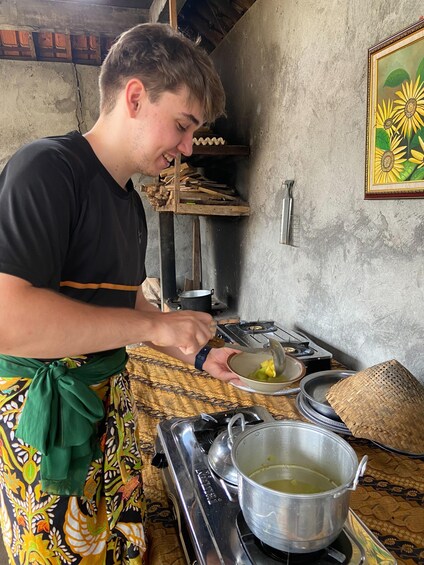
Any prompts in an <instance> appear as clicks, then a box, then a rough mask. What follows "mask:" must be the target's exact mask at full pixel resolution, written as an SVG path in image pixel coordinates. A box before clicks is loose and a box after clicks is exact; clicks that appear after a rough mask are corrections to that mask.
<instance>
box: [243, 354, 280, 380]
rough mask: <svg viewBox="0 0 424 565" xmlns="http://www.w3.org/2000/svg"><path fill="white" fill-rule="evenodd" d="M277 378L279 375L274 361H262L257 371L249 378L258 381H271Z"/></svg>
mask: <svg viewBox="0 0 424 565" xmlns="http://www.w3.org/2000/svg"><path fill="white" fill-rule="evenodd" d="M276 376H277V373H276V372H275V366H274V360H273V359H266V360H265V361H262V363H261V364H260V366H259V368H258V369H256V371H253V372H252V373H250V375H249V378H250V379H255V380H257V381H269V380H271V379H275V377H276Z"/></svg>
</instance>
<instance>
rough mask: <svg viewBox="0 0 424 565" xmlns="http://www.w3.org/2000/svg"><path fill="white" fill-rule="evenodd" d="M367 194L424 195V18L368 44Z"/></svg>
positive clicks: (396, 196) (410, 196) (401, 196)
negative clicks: (385, 37) (383, 38)
mask: <svg viewBox="0 0 424 565" xmlns="http://www.w3.org/2000/svg"><path fill="white" fill-rule="evenodd" d="M366 134H367V139H366V166H365V199H382V198H424V19H420V20H419V21H418V22H416V23H414V24H413V25H411V26H409V27H407V28H405V29H403V30H402V31H400V32H398V33H397V34H396V35H394V36H392V37H389V38H388V39H385V40H384V41H382V42H380V43H378V44H377V45H375V46H374V47H371V48H370V49H368V86H367V127H366Z"/></svg>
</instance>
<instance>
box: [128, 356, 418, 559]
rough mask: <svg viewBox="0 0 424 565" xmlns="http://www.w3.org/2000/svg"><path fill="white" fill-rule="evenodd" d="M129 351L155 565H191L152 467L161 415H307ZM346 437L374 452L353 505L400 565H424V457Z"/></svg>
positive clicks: (278, 400)
mask: <svg viewBox="0 0 424 565" xmlns="http://www.w3.org/2000/svg"><path fill="white" fill-rule="evenodd" d="M128 354H129V362H128V370H129V373H130V378H131V385H132V390H133V393H134V395H135V398H136V401H137V406H138V409H139V421H140V434H141V443H142V449H143V453H144V463H145V468H144V483H145V492H146V496H147V499H148V535H149V539H150V554H149V563H150V565H184V564H185V559H184V554H183V552H182V549H181V548H180V544H179V541H178V535H177V530H176V527H175V522H174V520H173V515H172V512H171V511H170V508H169V506H168V500H167V497H166V493H165V491H164V488H163V485H162V481H161V478H160V472H159V470H158V469H156V468H155V467H152V466H151V465H150V461H151V458H152V456H153V453H154V441H155V438H156V435H157V432H156V427H157V424H158V423H159V422H160V420H162V419H164V418H170V417H173V416H195V415H197V414H200V412H209V413H213V412H220V411H223V410H228V409H234V408H236V407H238V406H252V405H261V406H264V407H265V408H267V410H268V411H269V412H270V413H271V414H272V415H273V416H274V417H275V418H276V419H283V418H289V419H303V418H302V417H301V416H300V415H299V413H298V412H297V410H296V404H295V399H294V398H293V397H284V396H264V395H261V394H251V393H248V392H244V391H242V390H239V389H237V388H235V387H233V386H231V385H228V384H224V383H221V382H220V381H217V380H216V379H214V378H212V377H210V376H209V375H208V374H207V373H203V372H200V371H197V370H196V369H194V368H193V367H191V366H190V365H186V364H185V363H182V362H180V361H177V360H175V359H173V358H171V357H168V356H166V355H163V354H160V353H158V352H156V351H154V350H152V349H150V348H148V347H144V346H142V347H131V348H128ZM345 439H347V441H349V443H350V445H351V446H352V447H353V448H354V450H355V451H356V453H357V455H358V457H359V458H360V457H362V456H363V455H365V454H366V455H368V465H367V469H366V472H365V476H364V477H363V478H362V479H361V483H360V485H359V486H358V488H357V490H356V491H354V492H353V493H352V496H351V508H352V509H353V510H354V511H355V512H356V513H357V514H358V516H359V517H360V518H361V519H362V520H363V521H364V522H365V524H366V525H367V526H368V527H369V528H370V529H371V530H372V531H373V532H374V533H375V534H376V535H377V536H378V537H379V539H380V540H381V541H382V542H383V544H384V545H385V546H386V547H387V548H388V549H389V551H391V553H392V554H393V555H394V556H395V557H396V559H397V560H398V563H399V564H400V565H412V564H420V565H424V460H422V459H413V458H411V457H407V456H405V455H398V454H394V453H390V452H387V451H385V450H383V449H381V448H379V447H377V446H375V445H374V444H372V443H371V442H369V441H367V440H360V439H353V438H349V437H345Z"/></svg>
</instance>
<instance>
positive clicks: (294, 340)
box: [217, 320, 333, 374]
mask: <svg viewBox="0 0 424 565" xmlns="http://www.w3.org/2000/svg"><path fill="white" fill-rule="evenodd" d="M217 334H218V335H219V337H222V338H223V339H225V340H226V341H227V342H228V343H238V344H239V345H246V346H247V347H263V346H264V345H267V344H268V337H271V338H273V339H276V340H278V341H280V342H281V344H282V346H283V347H284V349H285V351H286V353H289V354H290V355H293V356H294V357H297V358H298V359H300V360H301V361H302V362H303V364H304V365H305V366H306V374H309V373H315V372H317V371H327V370H329V369H331V359H332V357H333V356H332V354H331V353H330V352H329V351H326V350H325V349H323V348H322V347H320V346H319V345H317V344H316V343H314V342H313V341H312V340H311V339H310V338H309V337H307V336H305V335H302V334H301V333H299V332H295V331H294V330H288V329H285V328H283V327H282V325H281V324H280V323H278V322H274V321H271V320H268V321H253V322H247V321H241V322H236V323H228V324H218V329H217Z"/></svg>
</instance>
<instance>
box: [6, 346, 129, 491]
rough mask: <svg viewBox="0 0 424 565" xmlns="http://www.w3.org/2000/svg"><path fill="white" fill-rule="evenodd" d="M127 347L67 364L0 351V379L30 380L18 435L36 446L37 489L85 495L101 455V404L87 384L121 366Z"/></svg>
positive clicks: (111, 374)
mask: <svg viewBox="0 0 424 565" xmlns="http://www.w3.org/2000/svg"><path fill="white" fill-rule="evenodd" d="M127 359H128V357H127V353H126V351H125V348H120V349H116V350H113V351H111V352H108V353H105V354H98V355H95V356H94V357H92V358H91V359H89V360H88V361H87V363H85V364H83V365H81V366H79V367H75V368H68V366H67V365H66V361H65V360H56V361H53V362H51V363H50V364H48V363H43V362H42V361H38V360H37V359H29V358H22V357H11V356H8V355H0V378H2V377H24V378H30V379H32V382H31V385H30V387H29V389H28V393H27V397H26V401H25V404H24V406H23V409H22V414H21V418H20V421H19V425H18V428H17V430H16V436H17V437H18V438H20V439H22V440H23V441H24V442H26V443H28V444H29V445H31V446H32V447H35V448H36V449H37V450H38V451H40V453H41V454H42V457H41V466H40V474H41V488H42V489H43V491H44V492H47V493H50V494H60V495H79V496H81V495H82V494H83V489H84V483H85V480H86V477H87V472H88V468H89V465H90V463H91V461H92V460H93V459H95V458H96V457H99V456H100V447H99V442H98V437H97V434H96V423H97V422H99V421H100V420H101V419H102V418H103V416H104V410H103V403H102V401H101V400H100V398H99V397H98V396H97V394H96V393H95V392H94V391H93V390H92V389H91V388H89V387H90V385H95V384H98V383H101V382H102V381H104V380H106V379H107V378H109V377H111V376H113V375H116V374H118V373H120V372H121V371H123V370H124V368H125V365H126V362H127Z"/></svg>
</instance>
